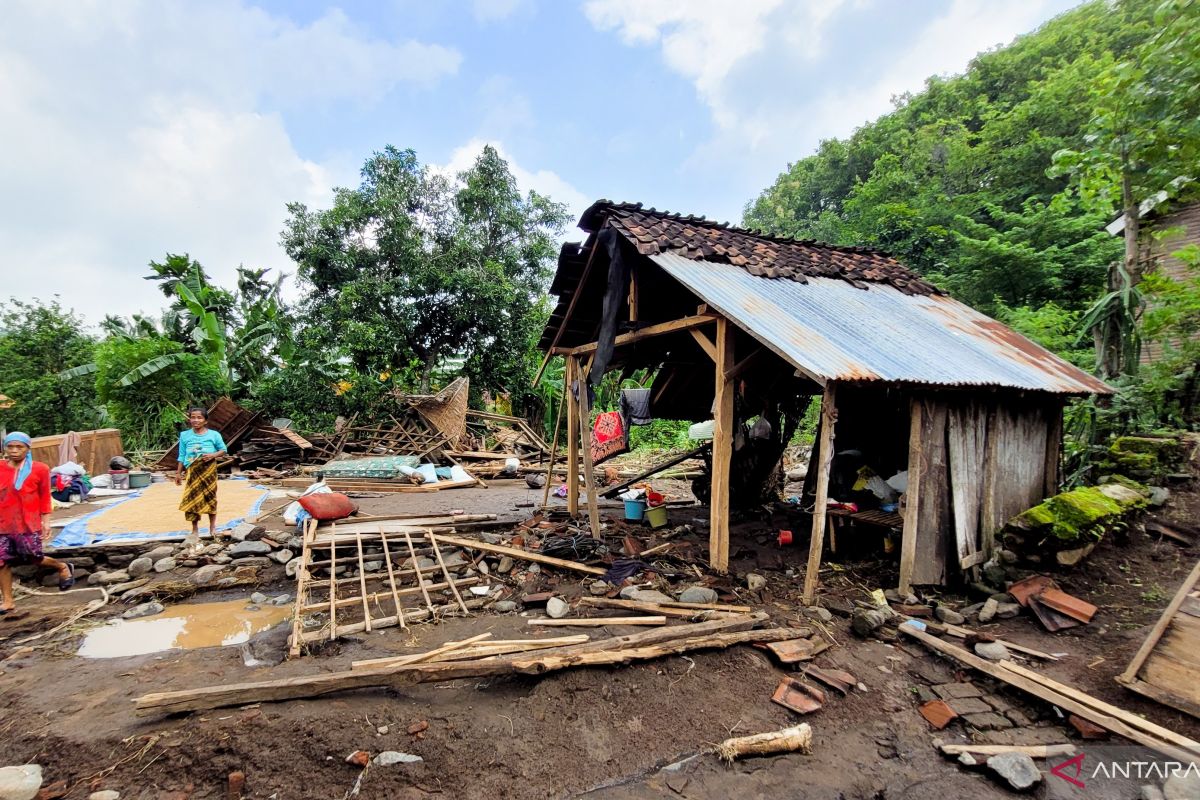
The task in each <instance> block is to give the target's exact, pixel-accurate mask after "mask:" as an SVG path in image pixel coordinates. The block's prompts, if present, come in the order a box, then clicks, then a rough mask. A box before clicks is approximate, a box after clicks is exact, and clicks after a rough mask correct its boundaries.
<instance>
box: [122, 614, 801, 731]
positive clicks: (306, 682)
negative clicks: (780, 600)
mask: <svg viewBox="0 0 1200 800" xmlns="http://www.w3.org/2000/svg"><path fill="white" fill-rule="evenodd" d="M408 618H409V620H410V621H412V620H413V619H414V618H415V615H412V616H409V617H408ZM766 620H767V615H766V614H754V615H747V616H745V617H729V618H725V619H717V620H711V621H708V622H697V623H693V624H690V625H672V626H670V627H663V628H657V629H655V630H652V631H643V632H642V633H634V634H629V635H627V636H615V637H612V638H610V639H604V640H601V641H598V642H588V643H587V644H583V645H574V646H570V647H561V648H551V649H549V650H546V651H543V652H542V653H539V654H538V657H537V658H536V659H530V658H529V657H528V656H495V657H492V658H483V659H479V660H477V661H463V662H432V663H424V664H422V663H418V664H405V665H401V666H385V667H377V668H374V669H362V670H349V671H345V672H329V673H323V674H319V675H307V676H300V677H295V678H282V679H276V680H269V681H255V682H250V683H240V684H222V685H219V686H207V687H203V688H200V689H184V690H179V691H171V692H154V693H151V694H147V695H143V696H142V697H139V698H137V699H136V700H135V701H134V702H135V704H136V706H135V707H136V710H137V713H138V714H141V715H145V714H155V713H157V714H177V713H181V712H185V711H201V710H205V709H210V708H221V707H223V706H232V705H244V704H246V703H255V702H272V701H278V700H292V699H297V698H305V697H317V696H319V695H324V694H329V693H331V692H340V691H344V690H347V689H365V688H371V687H380V686H391V685H394V684H404V683H427V682H431V681H446V680H454V679H456V678H478V677H482V676H487V675H511V674H515V673H518V672H521V673H527V674H534V675H538V674H542V673H544V672H549V671H551V670H552V669H562V668H564V667H567V666H573V665H574V663H569V662H570V659H571V658H573V657H574V658H588V657H590V656H593V655H594V654H596V653H605V654H607V656H608V658H609V660H608V661H605V660H604V659H595V660H592V659H589V661H588V663H620V660H621V659H622V658H624V657H625V656H624V655H622V654H621V653H622V651H625V650H635V651H636V650H638V649H641V652H642V653H645V652H646V651H645V648H651V649H653V650H655V651H656V652H659V651H660V650H661V651H662V652H661V653H660V654H662V655H667V654H669V652H667V651H666V650H665V649H663V648H657V647H654V646H655V645H659V644H668V643H674V644H675V645H676V646H678V647H682V648H683V651H686V650H689V649H702V648H705V647H728V646H730V645H732V644H737V643H739V642H753V641H778V640H780V639H794V638H796V636H797V633H796V632H795V631H793V630H790V629H787V628H780V629H770V630H761V631H754V630H749V629H751V628H753V627H754V626H756V625H759V624H762V623H763V622H765V621H766ZM376 627H379V624H378V620H377V621H376ZM730 633H741V634H742V635H743V638H740V639H736V638H733V637H730V636H728V634H730ZM671 652H675V651H671ZM679 652H682V651H679ZM642 657H648V656H642ZM575 663H579V662H575Z"/></svg>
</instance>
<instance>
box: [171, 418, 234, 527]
mask: <svg viewBox="0 0 1200 800" xmlns="http://www.w3.org/2000/svg"><path fill="white" fill-rule="evenodd" d="M188 424H189V425H191V426H192V427H191V429H189V430H186V431H183V432H181V433H180V434H179V458H178V459H177V461H178V465H177V466H176V468H175V485H176V486H178V485H179V484H180V483H181V482H182V480H183V473H184V471H186V472H187V486H186V487H184V490H183V500H181V501H180V502H179V510H180V511H182V512H183V515H184V517H185V518H186V519H187V521H188V522H190V523H192V534H191V536H190V537H189V539H190V540H193V541H195V540H198V539H199V538H200V517H201V515H204V514H207V515H208V533H209V535H210V536H212V537H213V538H214V539H215V538H216V537H217V459H218V458H220V457H221V456H222V455H224V454H225V440H224V439H222V438H221V434H219V433H217V432H216V431H211V430H209V429H208V412H207V411H205V410H204V409H203V408H189V409H188Z"/></svg>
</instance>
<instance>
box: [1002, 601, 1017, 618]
mask: <svg viewBox="0 0 1200 800" xmlns="http://www.w3.org/2000/svg"><path fill="white" fill-rule="evenodd" d="M1020 614H1021V604H1020V603H1012V602H1009V603H997V604H996V619H1012V618H1013V617H1016V616H1019V615H1020Z"/></svg>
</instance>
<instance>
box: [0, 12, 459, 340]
mask: <svg viewBox="0 0 1200 800" xmlns="http://www.w3.org/2000/svg"><path fill="white" fill-rule="evenodd" d="M459 60H460V56H459V55H458V53H457V52H455V51H454V50H451V49H448V48H445V47H441V46H438V45H430V44H423V43H420V42H414V41H385V40H381V39H377V38H373V37H372V36H371V35H370V34H368V33H367V32H365V31H361V30H359V29H357V28H356V27H355V26H354V25H353V24H352V23H351V22H350V21H349V20H348V19H347V18H346V17H345V15H344V14H342V13H341V12H340V11H336V10H335V11H332V12H330V13H327V14H325V15H324V16H322V17H320V18H318V19H316V20H315V21H313V22H312V23H310V24H307V25H296V24H294V23H292V22H290V21H289V20H286V19H283V18H280V17H275V16H272V15H270V14H268V13H266V12H265V11H262V10H261V9H258V8H253V7H249V6H246V5H243V4H242V3H241V2H237V0H220V1H219V2H207V3H202V4H187V5H185V4H183V3H179V2H149V1H147V2H136V1H135V2H124V3H90V4H76V5H72V6H70V10H69V11H68V10H66V7H65V6H63V5H61V4H46V3H38V2H29V3H20V2H17V3H12V2H9V3H6V4H5V24H4V26H3V27H2V28H0V119H2V120H3V123H2V124H0V152H3V153H5V154H6V157H5V158H4V159H3V160H0V185H3V186H4V191H3V192H2V193H0V264H2V265H3V272H4V275H5V281H4V283H3V285H2V286H0V292H2V293H3V294H5V295H8V294H11V295H15V296H18V297H24V298H28V297H33V296H41V297H48V296H49V295H50V294H52V293H54V292H59V293H61V295H62V297H63V300H64V302H65V303H66V304H69V305H72V306H74V307H76V308H77V309H79V310H80V311H82V312H84V313H85V314H86V315H87V316H88V317H89V318H90V319H92V320H96V319H98V318H99V317H101V316H102V315H103V314H105V313H121V314H125V313H130V312H133V311H136V310H139V309H144V310H154V309H157V308H158V307H159V306H160V305H161V297H160V296H159V295H157V294H156V292H155V289H154V287H153V286H152V285H151V284H150V283H148V282H143V281H141V280H139V278H140V276H142V275H144V274H146V272H147V269H146V266H145V265H146V262H148V261H149V260H151V259H155V260H157V259H161V257H162V256H163V255H164V253H165V252H167V251H168V250H169V251H172V252H182V251H187V252H189V253H190V254H191V255H192V256H193V257H195V258H197V259H198V260H200V261H201V262H202V263H203V264H204V265H205V266H206V268H208V269H209V271H210V272H211V273H212V274H213V275H214V276H215V277H217V278H218V280H223V281H227V280H229V279H230V278H231V277H232V274H233V270H234V268H235V267H236V266H237V265H238V264H239V263H243V262H244V263H246V264H247V265H255V266H267V267H273V268H277V269H290V268H291V265H290V262H289V261H288V259H287V257H286V255H285V254H284V253H283V252H282V250H281V249H280V248H279V246H278V239H279V231H280V229H281V227H282V224H283V221H284V219H285V216H286V209H285V204H286V203H287V202H289V201H293V200H296V201H303V202H308V203H315V204H320V203H327V202H328V200H329V191H330V187H331V186H333V185H334V184H336V183H344V182H346V181H347V180H349V181H351V182H352V181H353V178H354V175H353V173H349V174H343V173H342V171H341V170H336V169H334V168H331V167H329V166H326V165H322V164H320V163H316V162H315V161H313V160H311V159H309V158H305V157H303V156H301V155H300V154H299V153H298V152H297V150H296V147H295V145H294V143H293V141H292V139H291V137H290V136H289V133H288V131H287V129H286V126H285V123H284V119H283V117H282V116H281V115H280V113H279V111H277V110H276V109H287V108H289V107H304V108H308V107H311V106H319V105H321V104H327V103H330V102H334V101H343V100H350V101H357V102H371V101H373V100H375V99H377V98H380V97H382V96H384V95H385V94H386V93H387V92H389V91H390V90H392V89H393V88H394V87H396V86H397V85H398V84H401V83H405V84H415V85H428V84H430V83H432V82H434V81H436V80H437V79H438V78H439V77H441V76H444V75H446V74H449V73H452V72H454V71H455V70H456V69H457V67H458V64H459Z"/></svg>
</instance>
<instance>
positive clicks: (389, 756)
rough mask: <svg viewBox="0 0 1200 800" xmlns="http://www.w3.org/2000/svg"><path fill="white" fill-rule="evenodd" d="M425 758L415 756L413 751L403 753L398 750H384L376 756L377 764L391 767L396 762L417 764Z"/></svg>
mask: <svg viewBox="0 0 1200 800" xmlns="http://www.w3.org/2000/svg"><path fill="white" fill-rule="evenodd" d="M424 760H425V759H423V758H421V757H420V756H414V755H413V754H412V753H401V752H400V751H398V750H384V751H383V752H382V753H380V754H379V755H377V756H375V758H374V762H375V765H376V766H379V767H391V766H394V765H395V764H416V763H419V762H421V761H424Z"/></svg>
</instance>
